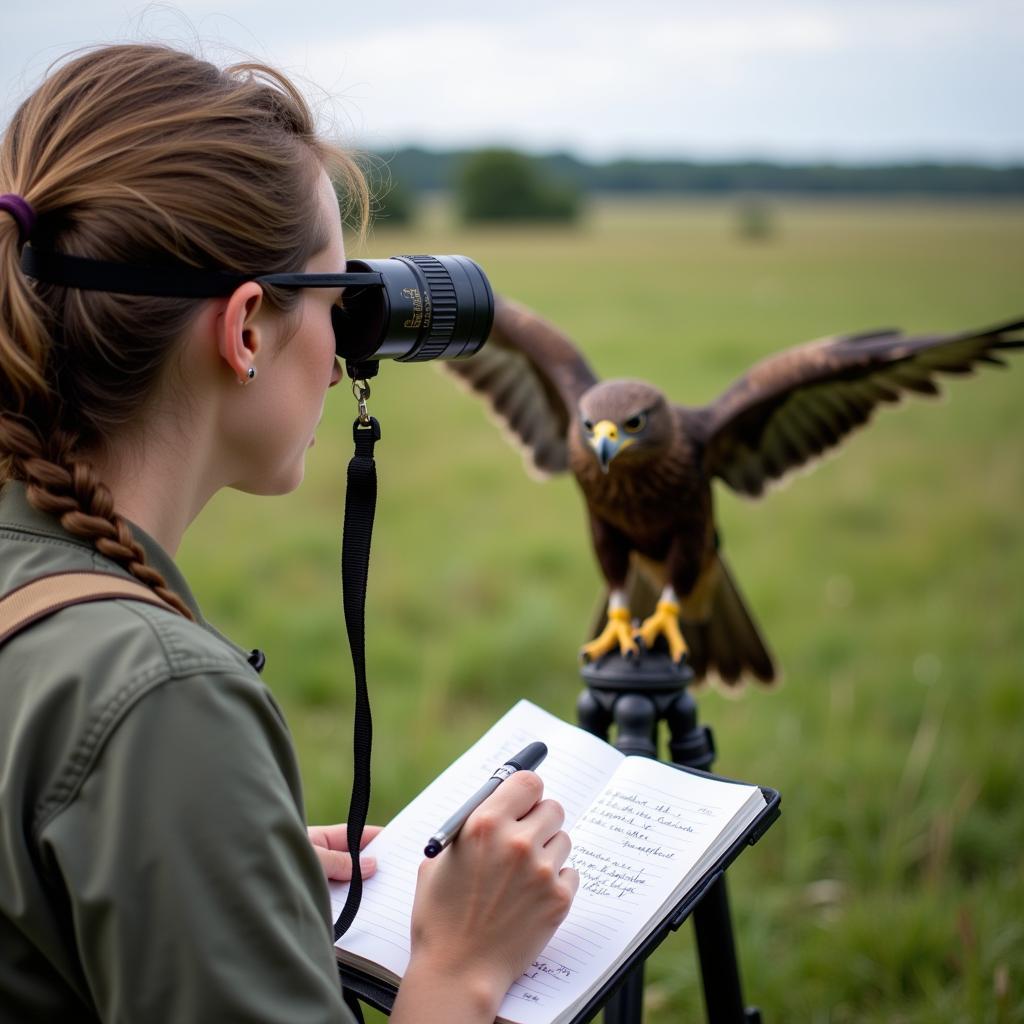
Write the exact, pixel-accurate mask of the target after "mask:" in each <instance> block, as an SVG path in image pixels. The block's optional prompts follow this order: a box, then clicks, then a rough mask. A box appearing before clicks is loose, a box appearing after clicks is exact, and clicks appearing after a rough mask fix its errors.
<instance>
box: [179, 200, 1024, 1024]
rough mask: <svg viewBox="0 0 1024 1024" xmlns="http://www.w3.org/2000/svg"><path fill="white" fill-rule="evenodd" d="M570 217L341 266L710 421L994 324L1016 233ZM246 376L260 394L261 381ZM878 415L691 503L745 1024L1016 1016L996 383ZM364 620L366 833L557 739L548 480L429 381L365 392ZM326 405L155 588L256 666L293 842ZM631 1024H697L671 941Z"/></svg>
mask: <svg viewBox="0 0 1024 1024" xmlns="http://www.w3.org/2000/svg"><path fill="white" fill-rule="evenodd" d="M771 209H772V214H773V218H774V224H775V228H776V231H775V234H774V236H773V237H772V238H770V239H768V240H765V241H758V242H753V241H744V240H743V239H742V238H741V237H740V236H739V233H738V232H737V230H736V211H735V207H734V205H733V204H731V203H729V202H726V201H722V202H708V203H697V202H665V201H660V202H657V203H649V202H635V203H631V204H630V203H623V202H610V201H609V202H603V203H597V204H596V205H594V206H593V207H592V208H591V211H590V213H589V215H588V217H587V219H586V220H585V222H584V223H582V224H581V225H580V226H579V227H577V228H575V229H572V230H555V229H550V230H548V229H526V228H523V229H506V230H502V231H493V230H477V229H474V230H470V229H465V228H459V227H456V226H455V225H454V224H453V223H452V222H451V220H450V219H449V218H448V217H447V216H446V211H445V209H444V208H443V207H436V208H431V209H430V210H428V211H427V213H426V215H425V216H424V218H423V220H422V221H421V223H420V224H419V225H418V226H417V228H416V229H415V230H409V231H403V232H401V233H400V232H398V231H397V230H393V231H384V230H378V231H377V232H376V234H375V235H374V236H373V237H372V238H371V240H370V243H369V245H368V247H367V251H366V254H369V255H375V256H384V255H390V254H392V253H398V252H441V253H443V252H461V253H466V254H467V255H471V256H473V257H474V258H476V259H477V260H478V261H479V262H480V263H481V264H482V265H483V266H484V267H485V268H486V269H487V270H488V272H489V274H490V276H491V279H492V282H493V284H494V286H495V288H496V289H497V290H498V291H500V292H502V293H504V294H506V295H509V296H512V297H515V298H517V299H519V300H521V301H522V302H525V303H526V304H527V305H529V306H532V307H533V308H535V309H537V310H539V311H542V312H543V314H544V315H545V316H546V317H547V318H548V319H550V320H553V321H554V322H555V323H557V324H558V325H560V326H561V327H562V328H563V329H564V330H565V331H566V332H567V333H568V334H569V335H570V336H571V337H573V338H574V339H575V341H576V342H577V343H578V344H579V345H580V346H581V347H582V348H583V349H584V351H585V352H586V354H587V356H588V357H589V359H590V361H591V363H592V365H593V366H594V368H595V369H596V370H597V371H598V373H599V374H600V375H601V376H604V377H613V376H636V377H643V378H647V379H649V380H651V381H653V382H655V383H657V384H658V385H659V386H661V387H663V388H664V389H665V391H666V392H667V393H668V394H669V395H670V396H671V397H672V398H674V399H675V400H677V401H680V402H684V403H687V404H701V403H703V402H706V401H710V400H711V399H712V398H713V397H714V396H715V395H717V394H718V393H719V392H720V391H722V390H723V389H724V388H725V387H726V386H727V385H728V384H729V383H730V381H731V380H732V379H733V378H734V377H736V376H737V375H738V374H739V373H741V372H742V371H743V370H744V369H745V368H746V367H747V366H748V365H749V364H750V363H751V362H752V361H753V360H755V359H757V358H759V357H761V356H764V355H766V354H768V353H770V352H773V351H775V350H777V349H779V348H782V347H785V346H787V345H790V344H793V343H796V342H799V341H804V340H806V339H809V338H814V337H818V336H821V335H824V334H828V333H833V332H837V331H853V330H860V329H866V328H871V327H879V326H901V327H903V328H905V329H908V330H913V331H928V330H955V329H960V328H967V327H977V326H982V325H987V324H990V323H993V322H996V321H999V320H1002V319H1009V318H1013V317H1020V316H1022V315H1024V288H1022V281H1024V206H1022V205H1009V204H1001V205H995V204H992V205H988V204H983V203H969V204H967V203H964V204H941V205H938V204H933V203H925V202H899V203H896V202H893V203H883V202H871V203H868V202H849V203H838V202H837V203H822V202H811V201H799V200H786V201H780V202H778V203H776V204H774V205H773V206H772V208H771ZM271 385H272V382H270V381H268V382H267V385H266V386H271ZM945 390H946V397H945V398H944V399H943V400H942V401H940V402H929V401H926V400H916V401H911V402H908V403H907V404H906V405H904V406H902V407H900V408H898V409H895V410H886V411H883V412H882V413H881V414H880V415H879V416H878V417H877V419H876V420H875V421H874V422H873V423H871V424H870V425H869V427H868V428H867V429H866V430H865V431H864V432H863V433H861V434H858V435H855V436H854V437H853V438H852V439H850V440H848V442H847V443H846V445H845V446H844V447H843V449H842V450H841V451H840V453H839V454H838V456H836V457H834V458H831V459H829V460H827V461H826V462H824V463H823V464H820V465H819V466H818V467H817V468H816V469H815V471H814V472H813V473H812V474H810V475H809V476H803V477H799V478H797V479H796V480H795V481H793V482H792V483H791V485H790V486H788V487H786V488H784V489H781V490H779V491H777V492H775V493H773V494H771V495H769V496H768V497H767V498H766V499H765V500H764V501H762V502H759V503H751V502H746V501H743V500H740V499H738V498H736V497H734V496H733V495H732V494H730V493H729V492H728V491H727V490H726V489H725V488H724V487H723V488H719V490H718V491H717V498H716V500H717V503H718V511H719V518H720V521H721V525H722V536H723V542H724V549H725V552H726V553H727V555H728V558H729V560H730V562H731V565H732V567H733V570H734V572H735V575H736V577H737V579H738V582H739V583H740V585H741V587H742V589H743V591H744V593H745V594H746V596H747V598H748V600H749V603H750V605H751V607H752V609H753V610H754V613H755V615H756V616H757V618H758V619H759V620H760V623H761V626H762V628H763V631H764V633H765V635H766V637H767V638H768V639H769V642H770V643H771V645H772V646H773V647H774V650H775V653H776V655H777V657H778V660H779V662H780V664H781V666H782V668H783V671H784V674H785V679H784V682H783V684H782V686H781V687H779V688H777V689H775V690H773V691H764V690H759V689H756V688H748V689H747V690H746V691H745V692H744V693H743V694H742V695H741V697H740V698H739V699H731V698H728V697H724V696H722V695H721V694H719V693H718V692H717V691H715V690H708V691H706V692H704V693H702V694H701V695H700V696H699V698H698V703H699V707H700V715H701V719H702V721H703V722H705V723H707V724H710V725H711V726H712V727H713V729H714V732H715V737H716V741H717V746H718V750H719V758H718V761H717V762H716V769H717V770H718V771H720V772H722V773H723V774H727V775H731V776H734V777H737V778H743V779H748V780H750V781H756V782H759V783H765V784H769V785H772V786H774V787H776V788H778V789H779V790H781V792H782V794H783V817H782V818H781V820H780V821H779V822H778V823H777V824H776V825H775V826H774V827H773V828H772V829H771V831H770V832H769V833H768V834H767V836H766V837H765V838H764V839H763V840H762V841H761V843H759V844H758V845H757V846H755V847H753V848H752V849H750V850H749V851H747V852H746V853H745V854H744V855H743V857H741V859H740V861H739V862H738V863H737V865H736V867H735V868H734V869H733V870H732V871H731V872H730V898H731V902H732V908H733V917H734V924H735V928H736V935H737V942H738V946H739V953H740V962H741V970H742V973H743V978H744V988H745V995H746V997H747V1001H748V1002H749V1003H754V1004H757V1005H759V1006H761V1008H762V1009H763V1012H764V1014H765V1019H766V1021H772V1022H780V1021H810V1022H821V1024H824V1022H829V1024H842V1022H854V1021H856V1022H869V1021H904V1022H922V1024H923V1022H954V1021H955V1022H961V1021H971V1022H974V1021H979V1022H981V1021H993V1022H1000V1024H1002V1022H1008V1021H1024V858H1022V856H1021V851H1022V848H1024V800H1022V799H1021V797H1020V794H1019V793H1018V792H1017V790H1016V787H1017V786H1018V785H1020V784H1021V777H1022V774H1024V771H1022V770H1024V737H1022V732H1024V729H1022V726H1024V516H1022V511H1024V402H1022V397H1024V354H1022V356H1021V357H1018V358H1017V360H1016V361H1015V365H1014V366H1013V367H1012V368H1011V369H1010V370H1009V371H1002V372H1000V371H999V370H997V369H988V370H985V371H983V372H981V373H979V374H978V375H977V376H975V377H974V378H965V379H961V378H957V379H952V378H951V379H949V383H948V386H947V387H946V389H945ZM371 407H372V409H373V411H374V412H375V414H376V415H377V416H378V418H379V419H380V421H381V423H382V427H383V433H384V440H383V442H382V443H381V444H380V445H379V446H378V473H379V477H380V488H381V490H380V501H379V508H378V519H377V526H376V532H375V536H374V545H375V547H374V555H373V560H372V564H371V577H370V587H369V599H368V610H367V614H368V623H369V636H368V659H369V675H370V684H371V694H372V698H373V707H374V715H375V735H376V746H375V751H374V795H373V808H372V813H371V820H373V821H380V822H384V821H386V820H387V819H388V818H389V817H390V816H391V815H392V814H393V813H394V812H395V811H396V810H397V809H398V808H400V807H401V806H402V805H403V804H404V803H405V802H406V801H407V800H408V799H409V798H410V797H411V796H412V795H414V794H415V793H416V792H417V791H418V790H419V789H420V788H422V786H423V785H424V784H425V783H426V782H427V781H429V780H430V779H431V778H432V777H433V776H434V775H435V774H436V773H437V772H439V771H440V770H441V769H442V768H443V767H444V766H445V765H446V764H447V763H448V762H449V761H450V760H452V759H453V758H454V756H456V755H457V754H458V753H460V752H461V751H462V750H463V749H465V747H466V746H468V745H469V743H470V742H472V741H473V740H475V739H476V738H477V737H478V736H479V735H480V733H481V732H482V731H483V730H484V729H485V728H486V727H487V726H488V725H490V724H491V723H492V722H493V721H494V720H495V719H496V718H497V717H498V716H499V715H500V714H501V713H502V712H503V711H505V710H506V709H507V707H508V706H510V705H511V704H512V703H513V702H514V701H515V700H516V699H517V698H519V697H528V698H530V699H532V700H534V701H536V702H537V703H539V704H541V705H542V706H544V707H546V708H547V709H548V710H550V711H552V712H554V713H556V714H559V715H561V716H562V717H564V718H566V719H569V720H573V718H574V708H575V701H576V697H577V694H578V693H579V690H580V682H579V679H578V675H577V668H576V650H577V646H578V644H579V643H580V642H581V640H582V639H583V632H584V630H585V628H586V625H587V623H588V620H589V617H590V614H591V610H592V608H593V605H594V601H595V598H596V595H597V592H598V584H599V581H598V573H597V569H596V566H595V563H594V561H593V558H592V555H591V551H590V545H589V540H588V536H587V533H586V531H585V528H584V521H583V516H582V512H581V505H580V501H579V498H578V496H577V494H576V492H575V488H574V485H573V483H572V482H571V481H570V480H568V479H557V480H553V481H549V482H547V483H545V484H538V483H535V482H533V481H531V480H529V479H528V478H527V477H526V475H525V473H524V472H523V468H522V464H521V462H520V458H519V456H518V454H517V453H516V452H514V451H513V450H512V449H511V448H510V447H508V446H507V445H506V443H505V442H504V441H503V440H502V439H501V438H500V436H499V434H498V432H497V430H496V429H495V428H494V427H493V425H492V424H491V422H490V421H489V420H488V419H487V417H486V416H485V414H484V412H483V409H482V408H481V407H480V406H479V404H478V403H477V402H476V401H475V400H473V399H472V398H471V397H469V396H467V395H465V394H464V393H462V392H461V391H460V390H458V389H456V388H455V387H454V386H453V385H452V383H451V382H450V381H449V380H448V379H447V378H446V377H444V376H443V375H441V374H439V373H438V372H437V371H436V370H435V368H433V367H429V366H424V365H420V366H395V365H391V366H388V365H385V366H384V368H383V370H382V372H381V376H380V377H379V379H378V382H377V383H376V384H375V385H374V396H373V399H372V400H371ZM353 411H354V409H353V401H352V399H351V397H350V395H349V394H348V393H347V391H346V390H345V389H344V387H339V388H338V389H337V391H336V392H335V393H334V394H333V395H332V396H331V399H330V401H329V403H328V410H327V414H326V416H325V419H324V423H323V425H322V427H321V430H320V433H319V437H318V443H317V446H316V447H315V448H314V449H313V450H312V452H311V454H310V458H309V464H308V471H307V479H306V482H305V483H304V485H303V487H302V488H300V490H299V491H298V492H297V493H296V494H294V495H291V496H289V497H287V498H281V499H273V500H263V501H260V500H256V499H253V498H249V497H245V496H241V495H236V494H228V495H224V496H222V497H220V498H218V499H217V501H216V502H215V504H214V505H213V506H211V508H210V510H209V512H208V514H207V515H206V516H205V517H204V518H203V519H202V520H201V521H200V523H199V524H198V525H197V527H196V528H195V529H194V530H193V531H192V533H191V534H190V535H189V537H188V538H187V540H186V544H185V546H184V548H183V550H182V553H181V562H182V565H183V568H184V570H185V572H186V574H187V575H188V576H189V577H190V579H191V580H192V582H193V584H194V588H195V590H196V593H197V595H198V596H199V599H200V601H201V602H202V603H203V604H204V607H205V610H206V612H207V614H208V616H209V617H210V618H211V619H212V620H213V621H214V622H216V623H218V625H220V626H222V627H223V628H224V629H226V630H227V631H228V632H229V633H231V634H232V635H233V636H234V637H235V639H237V640H238V641H239V642H240V643H243V644H246V645H249V646H257V645H258V646H260V647H263V648H264V649H265V650H266V652H267V657H268V667H267V670H266V679H267V681H268V683H269V684H270V686H271V687H272V689H273V690H274V692H275V693H276V694H277V696H278V697H279V699H280V700H281V702H282V704H283V705H284V708H285V711H286V714H287V716H288V719H289V721H290V723H291V726H292V729H293V731H294V734H295V739H296V743H297V745H298V748H299V752H300V756H301V761H302V767H303V772H304V777H305V781H306V795H307V803H308V811H309V816H310V818H311V820H314V821H335V820H340V819H342V818H343V817H344V814H345V811H346V810H347V802H348V796H349V786H350V778H351V776H350V765H351V749H350V736H351V707H352V683H351V666H350V663H349V661H348V653H347V649H346V646H345V643H344V629H343V624H342V617H341V610H340V597H339V595H340V586H339V583H338V578H337V565H338V553H339V550H340V539H339V538H340V521H341V510H342V503H343V496H344V495H343V492H344V474H345V466H346V463H347V460H348V458H349V455H350V448H351V439H350V437H351V435H350V430H349V424H350V423H351V420H352V416H353ZM647 1002H648V1008H649V1013H648V1015H647V1018H646V1019H647V1020H648V1021H649V1022H654V1024H657V1022H668V1021H681V1020H685V1021H696V1020H701V1019H703V1006H702V1002H701V994H700V985H699V975H698V971H697V964H696V960H695V953H694V950H693V942H692V934H691V931H690V929H689V927H687V928H684V929H682V930H681V931H680V933H678V934H677V935H676V936H674V937H673V938H672V939H670V940H669V941H668V942H666V943H665V945H664V946H663V947H662V948H661V949H660V950H659V952H658V954H657V955H656V956H655V957H654V958H653V960H652V961H651V964H650V968H649V972H648V985H647Z"/></svg>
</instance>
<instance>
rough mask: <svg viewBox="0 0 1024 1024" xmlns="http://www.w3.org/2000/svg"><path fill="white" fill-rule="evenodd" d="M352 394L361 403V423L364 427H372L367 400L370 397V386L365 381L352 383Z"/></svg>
mask: <svg viewBox="0 0 1024 1024" xmlns="http://www.w3.org/2000/svg"><path fill="white" fill-rule="evenodd" d="M352 394H353V395H354V396H355V400H356V401H357V402H358V403H359V422H360V424H361V425H362V426H364V427H368V426H369V425H370V414H369V413H368V412H367V411H366V400H367V399H368V398H369V397H370V385H369V382H368V381H365V380H354V381H352Z"/></svg>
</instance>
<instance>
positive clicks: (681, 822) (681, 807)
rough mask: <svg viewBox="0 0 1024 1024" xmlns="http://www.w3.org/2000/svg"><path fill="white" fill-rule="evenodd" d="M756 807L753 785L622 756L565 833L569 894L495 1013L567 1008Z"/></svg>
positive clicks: (632, 945)
mask: <svg viewBox="0 0 1024 1024" xmlns="http://www.w3.org/2000/svg"><path fill="white" fill-rule="evenodd" d="M763 807H764V797H763V795H762V793H761V791H760V790H759V789H757V788H756V787H753V786H745V785H741V784H739V783H731V782H725V781H721V780H708V779H703V778H701V777H699V776H695V775H691V774H689V773H687V772H682V771H679V770H678V769H675V768H671V767H669V766H667V765H663V764H659V763H658V762H656V761H651V760H649V759H646V758H638V757H630V758H626V759H625V760H624V761H623V762H622V763H621V764H620V766H619V768H618V769H617V770H616V772H615V774H614V775H613V776H612V778H611V780H610V781H609V783H608V785H607V786H606V787H605V788H604V789H603V790H602V792H601V793H600V794H598V796H597V797H596V799H595V800H594V802H593V805H592V806H591V807H590V808H589V810H588V811H587V812H586V813H585V814H584V815H583V816H582V817H581V818H580V819H579V820H578V821H577V822H576V825H575V827H574V828H573V829H572V830H571V832H570V835H571V836H572V842H573V849H572V853H571V855H570V858H569V863H570V864H571V865H572V866H573V867H575V868H576V869H577V871H579V873H580V888H579V892H578V893H577V895H576V899H575V900H574V902H573V905H572V909H571V910H570V911H569V915H568V917H567V918H566V919H565V921H563V922H562V925H561V926H560V927H559V929H558V931H557V932H556V933H555V935H554V937H553V938H552V939H551V942H550V943H549V944H548V945H547V947H546V948H545V949H544V950H543V952H542V953H541V954H540V955H539V956H538V957H537V959H536V960H535V961H534V963H533V964H532V966H531V967H530V969H529V970H527V971H526V973H525V974H524V975H523V977H522V978H521V979H520V980H519V981H518V982H516V983H515V984H514V985H513V986H512V988H511V989H510V990H509V992H508V994H507V995H506V996H505V999H504V1001H503V1002H502V1004H501V1009H500V1017H501V1018H502V1019H503V1020H509V1021H515V1022H521V1024H544V1022H549V1021H553V1020H556V1019H560V1018H561V1017H562V1016H563V1015H564V1016H569V1015H570V1014H569V1010H570V1008H572V1007H573V1006H574V1005H575V1004H577V1003H581V1002H582V1001H583V1000H584V997H585V996H586V994H587V993H588V992H589V991H590V989H591V988H592V987H594V986H595V985H596V983H597V982H598V981H599V979H601V978H603V977H605V976H607V975H608V974H609V973H610V972H611V971H612V970H613V969H614V967H615V966H617V965H618V964H620V963H622V962H624V961H625V960H626V959H627V957H628V954H629V953H630V952H631V951H632V950H634V949H636V947H637V946H639V944H640V942H641V941H642V940H643V938H644V937H645V936H646V935H647V934H649V933H650V932H651V931H652V930H653V928H654V926H655V924H657V922H658V921H659V920H660V919H661V917H662V916H663V914H664V912H665V911H666V910H667V908H668V907H669V906H671V905H673V904H674V903H675V902H676V901H677V900H678V899H679V897H680V896H681V895H682V893H684V892H685V891H686V890H687V889H688V888H689V887H690V885H692V884H693V883H695V882H696V881H697V880H698V879H699V877H700V876H701V875H702V874H703V872H704V870H705V869H706V867H707V866H708V865H710V864H711V863H712V862H713V861H714V860H715V859H717V857H718V856H719V855H720V854H721V852H722V851H723V850H724V849H725V848H726V847H727V846H728V845H729V843H731V841H732V837H733V836H734V835H737V834H739V833H740V832H741V831H742V827H743V826H744V825H745V824H746V823H747V822H749V821H750V820H753V818H754V817H755V816H756V815H757V813H758V812H759V811H760V809H761V808H763Z"/></svg>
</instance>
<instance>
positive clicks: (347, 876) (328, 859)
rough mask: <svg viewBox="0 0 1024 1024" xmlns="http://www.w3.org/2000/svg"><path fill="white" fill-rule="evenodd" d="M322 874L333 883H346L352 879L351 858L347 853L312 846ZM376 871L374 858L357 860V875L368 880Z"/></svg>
mask: <svg viewBox="0 0 1024 1024" xmlns="http://www.w3.org/2000/svg"><path fill="white" fill-rule="evenodd" d="M313 850H314V851H315V852H316V855H317V857H318V858H319V859H320V866H321V867H322V868H323V869H324V874H325V875H326V876H327V877H328V878H329V879H331V881H334V882H348V881H351V879H352V856H351V854H349V853H348V852H347V851H344V852H343V851H341V850H328V849H325V848H324V847H323V846H316V845H314V846H313ZM376 870H377V860H376V858H375V857H360V858H359V873H360V874H361V875H362V877H363V878H369V877H370V876H371V875H373V874H374V872H375V871H376Z"/></svg>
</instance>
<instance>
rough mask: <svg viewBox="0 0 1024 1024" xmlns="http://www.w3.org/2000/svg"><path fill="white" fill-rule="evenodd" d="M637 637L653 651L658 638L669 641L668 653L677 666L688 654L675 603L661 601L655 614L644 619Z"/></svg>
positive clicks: (677, 607)
mask: <svg viewBox="0 0 1024 1024" xmlns="http://www.w3.org/2000/svg"><path fill="white" fill-rule="evenodd" d="M636 635H637V636H638V637H640V639H641V640H643V642H644V647H646V648H647V650H651V648H653V647H654V643H655V641H656V640H657V639H658V637H659V636H663V637H664V638H665V639H666V640H667V641H668V652H669V654H670V655H671V657H672V660H673V661H674V662H675V663H676V664H679V662H681V661H682V660H683V656H684V655H685V654H686V641H685V640H684V639H683V632H682V630H681V629H680V628H679V605H678V604H676V603H675V601H659V602H658V607H657V610H656V611H655V613H654V614H653V615H652V616H651V617H650V618H647V619H644V621H643V622H642V623H641V624H640V628H639V629H638V630H637V631H636Z"/></svg>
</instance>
